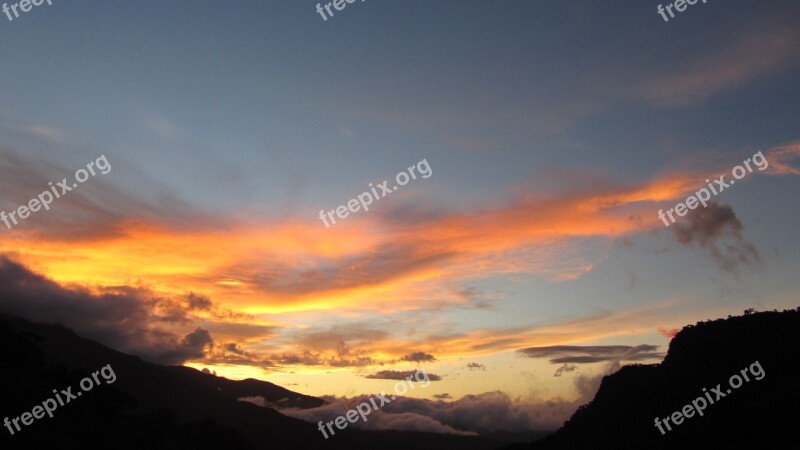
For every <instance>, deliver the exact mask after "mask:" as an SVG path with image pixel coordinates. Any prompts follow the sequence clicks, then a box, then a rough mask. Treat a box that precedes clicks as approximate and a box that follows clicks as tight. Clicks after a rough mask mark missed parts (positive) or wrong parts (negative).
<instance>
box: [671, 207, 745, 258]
mask: <svg viewBox="0 0 800 450" xmlns="http://www.w3.org/2000/svg"><path fill="white" fill-rule="evenodd" d="M670 229H671V230H672V231H673V233H674V236H675V239H677V241H678V242H679V243H681V244H683V245H685V246H688V247H692V246H694V247H698V248H701V249H703V250H706V251H708V252H709V253H710V254H711V256H712V257H713V258H714V260H715V261H716V262H717V264H719V267H720V268H721V269H722V270H725V271H728V272H737V271H738V270H739V268H740V266H742V265H749V264H752V263H759V262H761V256H760V255H759V253H758V250H756V248H755V246H753V245H752V244H750V243H749V242H747V241H746V240H745V239H744V238H743V237H742V234H741V232H742V229H743V226H742V223H741V222H740V221H739V219H738V218H737V217H736V214H735V213H734V212H733V208H731V207H730V206H728V205H723V206H720V205H719V204H717V203H716V202H713V201H712V202H709V203H708V207H706V208H698V209H694V210H691V211H689V214H687V215H686V217H685V220H683V221H679V222H676V223H675V224H673V225H672V226H671V227H670Z"/></svg>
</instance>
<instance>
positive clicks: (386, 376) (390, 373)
mask: <svg viewBox="0 0 800 450" xmlns="http://www.w3.org/2000/svg"><path fill="white" fill-rule="evenodd" d="M416 373H417V371H416V370H381V371H379V372H378V373H374V374H371V375H367V376H365V377H364V378H370V379H374V380H407V379H408V378H409V377H412V378H413V377H414V375H415V374H416ZM428 378H429V379H430V380H431V381H441V379H442V377H440V376H439V375H434V374H432V373H429V374H428Z"/></svg>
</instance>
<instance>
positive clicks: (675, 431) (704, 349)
mask: <svg viewBox="0 0 800 450" xmlns="http://www.w3.org/2000/svg"><path fill="white" fill-rule="evenodd" d="M798 343H800V308H798V309H797V310H789V311H784V312H777V311H774V312H761V313H752V310H748V311H745V315H744V316H738V317H730V316H729V318H728V319H720V320H714V321H705V322H699V323H697V324H696V325H689V326H687V327H685V328H683V330H681V331H680V332H679V333H678V334H677V335H676V336H675V337H674V338H673V339H672V341H671V342H670V345H669V352H668V353H667V356H666V357H665V359H664V361H663V362H662V363H660V364H655V365H638V364H637V365H630V366H625V367H622V368H621V369H620V370H619V371H618V372H616V373H614V374H612V375H608V376H606V377H604V378H603V380H602V383H601V385H600V389H599V390H598V392H597V394H596V395H595V397H594V399H593V400H592V401H591V402H589V403H588V404H586V405H584V406H581V407H580V408H579V409H578V410H577V411H576V412H575V414H574V415H573V416H572V418H570V419H569V420H568V421H567V422H566V423H565V424H564V426H563V427H562V428H560V429H559V430H557V431H556V432H555V433H553V434H551V435H549V436H547V437H545V438H543V439H541V440H539V441H536V442H534V443H532V444H517V445H512V446H508V447H506V449H507V450H522V449H533V450H562V449H564V450H566V449H569V450H580V449H602V450H609V449H637V450H641V449H648V450H649V449H676V448H681V449H739V448H753V449H756V448H757V449H790V448H791V449H796V448H800V435H799V434H798V432H797V423H798V419H800V413H798V406H800V394H798V392H800V391H798V387H797V369H798V361H800V350H798V347H797V345H798ZM756 363H757V365H754V364H756ZM745 368H747V369H748V370H747V371H745V374H746V375H747V378H749V381H745V379H744V375H743V374H742V370H744V369H745ZM759 368H760V369H759ZM754 372H755V373H756V374H759V373H761V376H760V377H761V379H760V380H757V379H756V376H754V375H753V373H754ZM734 375H736V376H738V378H739V379H738V380H737V379H735V378H733V376H734ZM730 382H733V387H732V386H731V384H730ZM740 383H741V384H740ZM718 384H719V385H720V387H719V389H718V390H719V391H720V394H721V395H723V396H724V398H718V397H717V393H715V392H714V391H713V389H717V385H718ZM739 384H740V386H739V387H738V388H735V386H736V385H739ZM704 389H705V391H704ZM729 389H730V392H728V390H729ZM706 393H708V397H706V395H705V394H706ZM709 397H710V399H711V400H712V401H714V403H713V404H711V403H710V401H709V400H708V398H709ZM698 398H705V399H706V403H707V406H706V407H705V409H703V410H702V411H703V415H702V416H701V415H699V414H698V413H697V410H696V409H695V408H694V407H693V408H691V409H689V410H687V413H686V414H687V416H686V417H680V416H679V417H677V420H678V421H679V422H680V423H679V424H675V423H673V422H672V419H671V421H670V427H671V430H668V429H667V427H665V426H664V424H663V421H664V419H665V418H666V417H668V416H671V415H672V414H673V413H675V412H677V411H682V409H683V408H684V406H686V405H692V401H693V400H697V399H698ZM697 406H698V407H699V408H702V402H701V401H699V400H697ZM689 416H691V417H689ZM656 417H658V418H659V420H660V421H661V422H662V424H661V428H662V429H663V430H664V433H663V434H662V432H661V431H660V430H659V428H658V427H657V426H656V424H655V418H656Z"/></svg>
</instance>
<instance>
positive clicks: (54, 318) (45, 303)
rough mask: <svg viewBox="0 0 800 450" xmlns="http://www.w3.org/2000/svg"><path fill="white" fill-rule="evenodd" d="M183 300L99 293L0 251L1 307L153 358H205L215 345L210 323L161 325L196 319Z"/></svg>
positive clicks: (133, 291) (125, 290)
mask: <svg viewBox="0 0 800 450" xmlns="http://www.w3.org/2000/svg"><path fill="white" fill-rule="evenodd" d="M181 303H182V301H181V300H170V299H162V298H159V297H157V296H154V295H152V294H151V293H149V292H148V291H146V290H141V289H137V288H130V287H119V288H105V289H103V290H102V291H101V293H99V294H93V293H90V292H89V291H87V290H85V289H82V288H69V289H67V288H64V287H62V286H60V285H58V284H56V283H55V282H53V281H51V280H48V279H47V278H45V277H43V276H41V275H38V274H35V273H33V272H31V271H29V270H28V269H27V268H25V267H24V266H22V265H21V264H18V263H16V262H14V261H12V260H10V259H8V258H7V257H5V256H0V312H3V313H6V314H11V315H16V316H20V317H23V318H26V319H28V320H32V321H36V322H49V323H60V324H63V325H65V326H67V327H69V328H72V329H73V330H75V332H76V333H78V334H79V335H81V336H84V337H86V338H89V339H93V340H96V341H98V342H101V343H103V344H105V345H108V346H109V347H112V348H114V349H117V350H120V351H123V352H126V353H131V354H134V355H137V356H140V357H142V358H144V359H146V360H149V361H153V362H157V363H161V364H181V363H183V362H185V361H187V360H192V359H201V358H203V356H204V353H205V352H206V351H207V350H209V349H210V347H211V346H212V345H213V340H212V338H211V335H210V333H209V332H208V331H207V330H205V329H202V328H197V329H195V330H194V331H192V332H190V333H188V334H186V335H184V336H181V335H179V334H176V333H175V332H173V331H169V330H166V329H163V328H161V327H159V326H158V324H159V323H168V324H170V325H172V326H173V327H174V326H175V324H181V323H183V322H188V321H190V318H189V317H188V316H186V314H185V312H183V311H181V310H180V307H179V305H180V304H181ZM190 329H191V328H190Z"/></svg>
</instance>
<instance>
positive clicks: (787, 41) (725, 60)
mask: <svg viewBox="0 0 800 450" xmlns="http://www.w3.org/2000/svg"><path fill="white" fill-rule="evenodd" d="M798 48H800V40H798V33H797V30H796V29H792V28H789V27H785V28H779V29H771V30H760V31H759V32H758V33H756V34H750V35H745V36H741V37H736V38H734V39H733V40H732V41H730V42H728V43H727V44H726V46H725V47H722V48H714V49H711V50H709V51H707V52H706V53H705V54H700V55H695V56H693V59H691V60H689V61H685V62H683V63H680V62H679V63H677V64H673V65H672V66H671V67H669V68H668V69H667V70H664V71H662V72H661V73H657V74H653V75H652V76H651V77H650V79H649V80H648V81H646V82H644V83H640V84H639V85H637V86H636V87H635V88H634V91H635V92H636V94H637V95H639V96H640V97H642V98H644V99H646V100H648V101H649V102H651V103H653V104H654V105H656V106H662V107H685V106H692V105H697V104H702V103H703V102H705V101H706V100H707V99H709V98H710V97H712V96H714V95H716V94H719V93H722V92H725V91H729V90H731V89H734V88H737V87H740V86H742V85H744V84H746V83H748V82H750V81H752V80H754V79H756V78H758V77H761V76H763V75H766V74H769V73H772V72H775V71H777V70H779V69H781V68H782V67H784V66H785V65H786V63H788V62H791V61H792V58H793V57H794V55H796V53H797V50H798Z"/></svg>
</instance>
